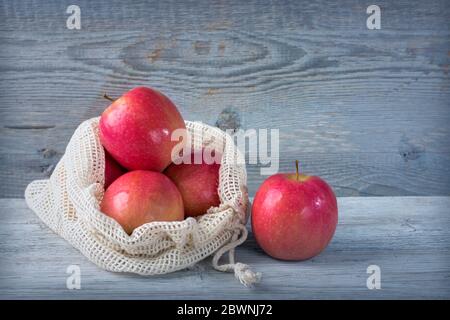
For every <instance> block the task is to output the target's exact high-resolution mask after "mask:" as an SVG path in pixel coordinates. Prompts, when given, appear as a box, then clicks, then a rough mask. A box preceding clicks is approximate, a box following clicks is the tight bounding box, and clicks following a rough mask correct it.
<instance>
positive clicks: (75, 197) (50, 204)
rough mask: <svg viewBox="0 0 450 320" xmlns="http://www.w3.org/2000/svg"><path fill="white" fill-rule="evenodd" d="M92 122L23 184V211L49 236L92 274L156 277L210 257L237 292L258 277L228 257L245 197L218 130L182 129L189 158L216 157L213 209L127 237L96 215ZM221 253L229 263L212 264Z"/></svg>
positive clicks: (98, 191)
mask: <svg viewBox="0 0 450 320" xmlns="http://www.w3.org/2000/svg"><path fill="white" fill-rule="evenodd" d="M98 122H99V118H92V119H89V120H87V121H85V122H83V123H82V124H81V125H80V126H79V127H78V128H77V129H76V131H75V133H74V134H73V136H72V138H71V139H70V142H69V144H68V146H67V148H66V151H65V153H64V155H63V157H62V158H61V160H60V161H59V162H58V164H57V166H56V168H55V170H54V172H53V173H52V175H51V176H50V179H48V180H36V181H33V182H31V183H30V184H29V185H28V187H27V188H26V190H25V200H26V202H27V204H28V206H29V207H30V208H31V209H32V210H33V211H34V212H35V213H36V214H37V215H38V216H39V218H40V219H41V220H42V221H43V222H44V223H45V224H47V225H48V226H49V227H50V228H51V229H52V230H53V231H54V232H56V233H57V234H59V235H60V236H61V237H63V238H64V239H66V240H67V241H68V242H69V243H70V244H72V245H73V246H74V247H75V248H77V249H78V250H79V251H80V252H81V253H82V254H83V255H85V256H86V257H87V258H88V259H89V260H90V261H92V262H93V263H95V264H96V265H98V266H99V267H101V268H103V269H106V270H109V271H113V272H130V273H136V274H140V275H157V274H166V273H170V272H174V271H177V270H182V269H185V268H189V267H192V266H194V265H195V264H196V263H197V262H199V261H201V260H203V259H205V258H206V257H208V256H211V255H213V258H212V265H213V267H214V268H215V269H216V270H218V271H223V272H233V271H234V274H235V276H236V278H237V279H238V280H239V281H240V282H241V283H242V284H244V285H245V286H251V285H252V284H254V283H256V282H258V281H259V279H260V277H261V274H260V273H255V272H253V271H252V270H251V269H250V268H249V266H248V265H246V264H243V263H239V262H236V261H235V260H234V249H235V248H236V247H237V246H239V245H240V244H242V243H243V242H244V241H245V240H246V238H247V229H246V227H245V224H246V222H247V219H248V207H249V201H248V194H247V188H246V179H247V175H246V170H245V163H244V161H243V160H242V154H241V153H240V152H239V150H238V149H237V148H236V146H235V144H234V141H233V139H232V137H231V136H230V135H228V134H226V133H225V132H223V131H221V130H220V129H218V128H214V127H211V126H208V125H205V124H203V123H198V122H190V121H186V128H187V132H188V137H189V138H188V139H189V140H190V142H191V144H192V146H193V148H194V150H198V149H201V148H203V147H209V148H214V149H215V150H218V151H221V153H222V161H221V166H220V171H219V188H218V192H219V197H220V200H221V204H220V206H219V207H213V208H210V209H209V210H208V212H207V213H206V214H204V215H202V216H199V217H196V218H192V217H188V218H186V219H185V220H183V221H175V222H151V223H147V224H144V225H142V226H140V227H138V228H137V229H135V230H134V231H133V233H132V234H131V235H128V234H127V233H126V232H125V231H124V230H123V228H122V227H121V226H120V225H119V224H118V223H117V222H116V221H115V220H114V219H112V218H110V217H109V216H106V215H105V214H103V213H102V212H100V203H101V200H102V197H103V194H104V188H103V185H104V179H105V177H104V172H105V170H104V169H105V167H104V166H105V160H104V159H105V154H104V149H103V146H102V145H101V143H100V139H99V130H98ZM227 252H228V257H229V263H227V264H220V262H219V260H220V258H221V257H222V256H223V255H224V254H225V253H227Z"/></svg>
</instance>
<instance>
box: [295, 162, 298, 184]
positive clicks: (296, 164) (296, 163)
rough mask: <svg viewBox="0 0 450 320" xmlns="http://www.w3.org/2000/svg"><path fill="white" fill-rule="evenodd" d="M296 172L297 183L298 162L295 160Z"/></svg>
mask: <svg viewBox="0 0 450 320" xmlns="http://www.w3.org/2000/svg"><path fill="white" fill-rule="evenodd" d="M295 172H296V174H297V181H298V160H295Z"/></svg>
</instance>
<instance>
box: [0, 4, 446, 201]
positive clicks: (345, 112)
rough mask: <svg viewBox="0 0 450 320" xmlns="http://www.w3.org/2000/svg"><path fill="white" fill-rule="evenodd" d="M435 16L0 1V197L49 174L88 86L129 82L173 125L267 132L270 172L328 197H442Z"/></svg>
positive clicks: (79, 116) (96, 93) (93, 107)
mask: <svg viewBox="0 0 450 320" xmlns="http://www.w3.org/2000/svg"><path fill="white" fill-rule="evenodd" d="M372 2H373V3H376V4H378V5H379V6H380V7H381V9H382V20H381V24H382V25H381V30H368V29H367V28H366V19H367V14H366V8H367V6H368V5H370V4H372ZM70 4H77V5H79V6H80V7H81V26H82V28H81V30H68V29H67V28H66V19H67V17H68V15H67V14H66V13H65V11H66V8H67V6H68V5H70ZM449 21H450V2H449V1H445V0H443V1H434V0H431V1H405V0H401V1H358V0H344V1H336V2H333V3H332V2H330V1H256V0H252V1H238V0H236V1H206V0H200V1H176V0H169V1H133V2H130V3H125V2H123V1H118V0H114V1H106V0H100V1H87V0H76V1H56V0H51V1H5V0H2V1H0V181H1V184H0V198H10V197H22V196H23V191H24V188H25V186H26V185H27V183H28V182H29V181H31V180H33V179H38V178H44V177H46V176H48V175H49V174H50V173H51V171H52V170H53V168H54V165H55V163H56V162H57V161H58V160H59V158H60V157H61V155H62V154H63V152H64V148H65V146H66V144H67V142H68V140H69V138H70V136H71V134H72V132H73V131H74V130H75V128H76V127H77V125H78V124H79V123H80V122H82V121H83V120H84V119H87V118H90V117H93V116H97V115H98V114H100V113H101V111H102V110H103V109H104V108H105V107H106V106H107V102H106V101H104V100H103V99H102V98H101V95H102V94H103V92H108V93H109V94H110V95H112V96H118V95H120V94H121V93H123V92H124V91H126V90H128V89H130V88H132V87H134V86H138V85H148V86H153V87H155V88H157V89H160V90H162V91H163V92H165V93H166V94H167V95H169V96H170V97H171V98H172V100H173V101H174V102H175V103H176V104H177V105H178V106H179V108H180V110H181V112H182V114H183V115H184V117H185V118H186V119H189V120H198V121H203V122H205V123H208V124H215V123H217V122H218V121H219V123H220V124H221V125H223V126H225V127H232V128H236V127H239V128H242V129H250V128H269V129H271V128H275V129H279V130H280V137H281V141H280V170H282V171H286V170H292V168H293V162H294V160H295V159H299V160H300V161H301V162H302V167H303V170H304V171H305V172H309V173H313V174H316V175H320V176H322V177H324V178H325V179H326V180H328V181H329V182H330V183H331V184H332V186H333V187H334V189H335V190H336V193H337V194H338V195H340V196H370V195H449V193H450V169H449V165H448V163H449V160H450V143H449V142H450V126H449V123H450V112H449V111H450V110H449V108H450V105H449V101H450V79H449V65H450V41H449V40H450V24H449ZM248 171H249V189H250V193H253V192H254V191H255V190H256V188H257V186H258V185H259V183H261V181H263V179H264V178H265V177H264V176H261V175H260V174H259V167H258V166H250V167H249V170H248Z"/></svg>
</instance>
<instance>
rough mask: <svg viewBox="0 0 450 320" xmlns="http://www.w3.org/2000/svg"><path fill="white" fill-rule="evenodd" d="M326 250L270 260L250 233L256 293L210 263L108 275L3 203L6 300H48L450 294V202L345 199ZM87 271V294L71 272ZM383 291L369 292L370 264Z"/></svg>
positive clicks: (240, 254)
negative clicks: (305, 257) (149, 273)
mask: <svg viewBox="0 0 450 320" xmlns="http://www.w3.org/2000/svg"><path fill="white" fill-rule="evenodd" d="M338 201H339V214H340V217H339V225H338V228H337V231H336V234H335V236H334V239H333V240H332V242H331V244H330V245H329V247H328V248H327V249H326V250H325V251H324V252H323V253H322V254H320V255H319V256H317V257H315V258H314V259H312V260H309V261H304V262H283V261H278V260H274V259H272V258H270V257H268V256H266V255H265V254H264V253H263V252H262V251H261V250H260V249H259V248H258V247H257V245H256V243H255V240H254V238H253V236H252V235H251V234H250V237H249V239H248V240H247V241H246V242H245V243H244V244H243V245H242V246H240V247H239V248H238V249H237V250H236V253H237V261H240V262H244V263H248V264H249V265H250V266H251V267H252V268H253V269H254V270H257V271H260V272H262V273H263V278H262V282H261V283H260V284H259V285H258V286H256V287H255V288H253V289H248V288H245V287H243V286H242V285H240V284H239V282H238V281H237V280H236V279H234V277H233V275H232V274H227V273H221V272H218V271H215V270H213V269H212V267H211V265H210V261H209V259H208V260H207V261H204V262H203V263H201V264H200V265H199V266H197V267H196V268H194V269H193V270H189V271H180V272H176V273H173V274H169V275H164V276H155V277H141V276H136V275H131V274H114V273H110V272H107V271H103V270H101V269H99V268H98V267H96V266H95V265H93V264H92V263H91V262H89V261H88V260H87V259H86V258H84V257H83V256H82V255H81V254H80V253H79V252H78V251H77V250H76V249H74V248H72V247H71V246H70V245H69V244H68V243H67V242H66V241H65V240H63V239H61V238H59V237H58V236H57V235H56V234H54V233H52V232H51V231H50V230H49V229H48V228H47V227H46V226H45V225H44V224H43V223H42V222H41V221H40V220H39V219H38V218H37V216H35V214H34V213H33V212H32V211H31V210H29V209H28V208H27V207H26V204H25V202H24V200H22V199H2V200H0V298H4V299H18V298H31V299H37V298H50V299H72V298H73V299H81V298H88V299H103V298H111V299H116V298H125V299H127V298H129V299H252V298H253V299H318V298H330V299H341V298H349V299H357V298H364V299H379V298H389V299H390V298H408V299H409V298H412V299H416V298H446V299H449V298H450V228H449V226H450V212H449V210H450V209H449V208H450V198H449V197H375V198H374V197H347V198H340V199H339V200H338ZM72 264H75V265H79V266H80V268H81V287H82V288H81V290H68V289H66V279H67V277H68V276H69V275H68V274H66V268H67V267H68V266H69V265H72ZM372 264H375V265H378V266H379V267H380V268H381V286H382V289H381V290H369V289H367V287H366V280H367V277H368V276H369V275H368V274H367V273H366V270H367V267H368V266H369V265H372Z"/></svg>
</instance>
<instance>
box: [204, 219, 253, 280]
mask: <svg viewBox="0 0 450 320" xmlns="http://www.w3.org/2000/svg"><path fill="white" fill-rule="evenodd" d="M239 235H240V237H239ZM247 236H248V231H247V228H246V227H245V226H244V225H242V224H240V223H237V224H236V229H235V232H234V234H233V237H232V238H231V242H230V243H228V244H226V245H224V246H223V247H222V248H220V249H219V250H217V252H216V253H215V254H214V257H213V260H212V264H213V267H214V269H216V270H218V271H222V272H231V271H234V276H235V277H236V279H238V280H239V281H240V282H241V283H242V284H243V285H244V286H246V287H251V286H253V285H254V284H256V283H258V282H259V281H260V280H261V273H260V272H253V271H252V270H251V269H250V267H249V266H248V265H246V264H244V263H240V262H237V263H236V262H235V259H234V249H235V248H236V247H237V246H239V245H241V244H242V243H243V242H244V241H245V240H246V239H247ZM226 252H228V257H229V263H227V264H222V265H219V260H220V258H221V257H222V256H223V255H224V254H225V253H226Z"/></svg>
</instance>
